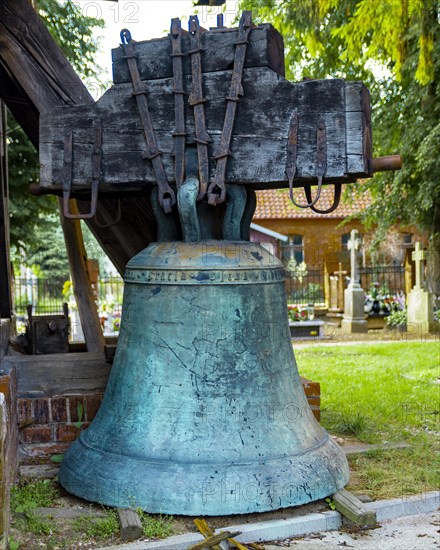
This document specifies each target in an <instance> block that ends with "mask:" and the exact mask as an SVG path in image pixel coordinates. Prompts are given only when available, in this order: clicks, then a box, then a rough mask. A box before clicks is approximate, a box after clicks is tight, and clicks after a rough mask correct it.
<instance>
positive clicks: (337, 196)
mask: <svg viewBox="0 0 440 550" xmlns="http://www.w3.org/2000/svg"><path fill="white" fill-rule="evenodd" d="M334 187H335V195H334V199H333V204H332V205H331V206H330V208H327V210H321V209H319V208H316V206H311V207H310V208H311V209H312V210H313V212H316V213H317V214H330V212H333V211H334V210H336V208H337V207H338V206H339V201H340V200H341V191H342V183H335V184H334ZM304 191H305V194H306V197H307V200H308V201H309V200H311V198H312V193H311V190H310V187H305V188H304Z"/></svg>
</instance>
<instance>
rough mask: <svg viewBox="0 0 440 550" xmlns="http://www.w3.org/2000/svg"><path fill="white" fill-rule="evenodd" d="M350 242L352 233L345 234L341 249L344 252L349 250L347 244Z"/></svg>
mask: <svg viewBox="0 0 440 550" xmlns="http://www.w3.org/2000/svg"><path fill="white" fill-rule="evenodd" d="M349 240H350V233H344V234H343V235H341V248H342V250H348V246H347V243H348V241H349Z"/></svg>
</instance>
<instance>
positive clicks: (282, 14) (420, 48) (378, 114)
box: [241, 0, 440, 294]
mask: <svg viewBox="0 0 440 550" xmlns="http://www.w3.org/2000/svg"><path fill="white" fill-rule="evenodd" d="M241 7H243V8H244V9H253V10H254V13H255V14H256V15H257V19H259V20H261V21H263V20H264V21H269V22H272V23H273V24H274V26H275V27H276V28H277V29H278V30H279V31H280V32H281V33H282V34H283V36H284V40H285V46H286V65H287V73H288V76H290V77H293V78H295V79H296V80H299V79H301V78H303V77H305V76H312V77H313V78H326V77H342V78H346V79H349V80H354V79H357V80H362V81H364V82H365V83H366V85H367V86H368V87H369V89H370V92H371V100H372V111H373V121H372V124H373V137H374V150H375V154H376V155H385V154H392V153H400V154H402V156H403V159H404V165H403V169H402V170H401V171H399V172H394V173H390V172H388V173H383V174H377V175H375V176H374V177H373V178H372V179H371V180H368V181H366V182H364V183H363V184H362V185H357V186H352V189H351V191H352V192H355V193H356V192H369V193H370V195H371V197H372V199H373V202H372V204H371V206H370V207H369V208H368V209H367V210H365V211H364V212H363V213H362V216H361V217H362V219H363V221H364V223H365V224H366V225H367V227H369V226H370V227H371V226H372V225H373V224H374V225H377V228H378V230H377V233H376V241H377V242H379V241H380V240H382V238H383V235H384V233H385V232H386V231H387V230H388V229H389V227H390V226H391V225H393V224H395V223H396V222H400V223H402V224H404V225H410V224H414V225H416V226H417V227H418V228H419V229H420V230H422V231H423V232H426V233H428V234H429V237H430V250H431V262H430V283H431V287H432V290H433V291H434V292H435V293H436V294H440V276H439V269H440V268H439V266H440V232H439V229H438V228H440V178H439V176H438V174H439V173H440V154H439V153H440V117H439V115H440V23H439V21H440V13H439V10H440V4H439V2H438V0H243V1H242V4H241Z"/></svg>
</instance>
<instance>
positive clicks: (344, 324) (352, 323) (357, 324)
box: [341, 318, 368, 334]
mask: <svg viewBox="0 0 440 550" xmlns="http://www.w3.org/2000/svg"><path fill="white" fill-rule="evenodd" d="M341 332H342V334H359V333H366V332H368V323H367V321H366V320H365V319H346V318H344V319H342V321H341Z"/></svg>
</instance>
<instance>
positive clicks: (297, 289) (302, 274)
mask: <svg viewBox="0 0 440 550" xmlns="http://www.w3.org/2000/svg"><path fill="white" fill-rule="evenodd" d="M359 274H360V283H361V286H362V288H363V289H364V290H365V292H366V293H367V294H370V293H371V292H372V291H374V290H375V291H376V292H378V293H380V294H382V295H385V294H391V295H392V294H396V293H399V292H404V291H405V269H404V267H403V266H370V267H363V268H361V269H360V270H359ZM123 292H124V282H123V280H122V279H121V278H120V277H107V278H101V279H100V280H99V282H98V285H97V289H96V294H97V303H98V307H99V311H100V315H102V316H107V315H108V314H111V315H117V316H118V315H120V313H121V309H122V298H123ZM286 292H287V300H288V302H289V303H290V304H297V305H308V304H311V305H314V306H323V305H324V304H325V294H324V270H323V269H315V270H308V269H306V268H305V269H304V270H303V271H301V270H300V269H297V270H295V271H286ZM72 294H73V293H72V291H71V287H70V290H69V285H68V284H67V285H66V282H65V281H61V280H60V281H56V280H53V279H51V280H47V279H41V278H30V279H22V278H17V279H15V281H14V311H15V313H16V314H17V315H19V316H23V315H26V306H27V305H29V304H31V305H32V306H33V312H34V314H35V315H47V314H51V313H62V311H63V302H67V303H70V304H72V303H73V304H74V300H73V298H72V297H71V296H72Z"/></svg>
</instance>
